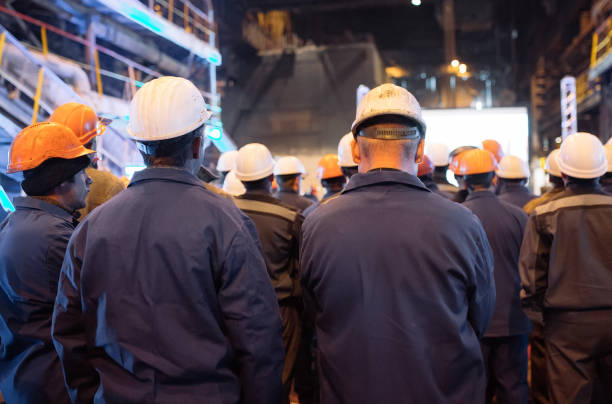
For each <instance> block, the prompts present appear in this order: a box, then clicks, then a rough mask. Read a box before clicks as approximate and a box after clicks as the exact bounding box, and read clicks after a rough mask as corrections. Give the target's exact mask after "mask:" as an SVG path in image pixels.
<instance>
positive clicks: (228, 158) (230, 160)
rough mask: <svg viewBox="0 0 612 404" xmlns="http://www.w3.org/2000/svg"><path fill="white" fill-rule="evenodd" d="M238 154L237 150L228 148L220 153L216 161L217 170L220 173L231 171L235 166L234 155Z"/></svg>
mask: <svg viewBox="0 0 612 404" xmlns="http://www.w3.org/2000/svg"><path fill="white" fill-rule="evenodd" d="M237 156H238V150H230V151H226V152H223V153H221V155H220V156H219V160H218V161H217V171H219V172H220V173H224V172H228V171H232V170H233V169H234V168H236V157H237Z"/></svg>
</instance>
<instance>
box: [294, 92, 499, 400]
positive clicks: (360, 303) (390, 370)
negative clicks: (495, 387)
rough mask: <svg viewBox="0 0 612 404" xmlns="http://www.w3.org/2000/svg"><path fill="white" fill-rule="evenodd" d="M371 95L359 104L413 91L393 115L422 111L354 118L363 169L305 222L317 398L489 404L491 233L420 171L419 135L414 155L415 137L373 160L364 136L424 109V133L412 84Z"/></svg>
mask: <svg viewBox="0 0 612 404" xmlns="http://www.w3.org/2000/svg"><path fill="white" fill-rule="evenodd" d="M391 86H392V87H391ZM372 92H374V94H372V96H371V97H368V96H367V95H366V97H364V99H363V100H362V101H361V102H362V103H364V102H366V103H368V102H370V101H371V100H376V99H383V101H385V103H384V105H386V106H389V105H393V103H394V99H397V98H400V100H399V101H398V102H397V103H399V104H400V105H401V104H402V100H406V99H407V100H408V101H406V102H408V103H410V104H412V106H413V107H412V110H406V111H402V110H401V109H400V107H395V108H394V112H395V113H396V114H397V113H400V112H402V113H404V114H405V115H408V114H410V115H412V116H414V117H415V118H408V119H406V117H405V115H402V116H398V115H388V114H384V112H383V114H384V115H380V116H378V115H377V116H374V117H372V116H371V117H370V118H369V119H368V120H367V121H366V122H365V123H363V124H357V125H354V128H355V127H356V130H355V133H360V132H361V130H367V131H368V132H369V133H364V134H360V135H358V136H357V139H358V140H357V142H358V144H357V143H356V144H355V145H354V154H353V156H354V157H355V161H356V162H358V163H359V170H360V173H359V174H356V175H354V176H353V177H352V178H351V181H350V182H349V184H348V185H347V187H346V189H345V190H344V191H343V192H342V193H341V194H340V196H338V197H336V198H334V199H332V200H330V201H329V202H328V203H326V204H323V205H321V206H320V207H319V208H317V210H315V211H314V212H313V213H312V214H311V215H310V216H308V217H307V218H306V220H305V222H304V226H303V245H302V249H301V267H300V275H301V279H302V282H303V285H304V288H305V292H304V293H305V294H306V295H307V296H308V298H309V301H310V302H311V304H312V307H313V309H314V311H315V318H316V320H315V322H316V331H317V338H318V343H319V345H318V347H319V350H318V364H319V372H320V373H319V380H320V388H321V392H320V397H321V403H324V404H326V403H397V402H414V403H476V404H478V403H482V402H484V396H485V383H486V381H485V370H484V364H483V360H482V353H481V350H480V344H479V337H481V336H482V335H483V334H484V332H485V330H486V328H487V325H488V323H489V319H490V317H491V314H492V313H493V306H494V301H495V286H494V281H493V256H492V253H491V249H490V247H489V244H488V242H487V238H486V234H485V232H484V230H483V229H482V226H481V225H480V223H479V221H478V219H477V218H476V217H475V216H474V215H472V213H471V212H469V210H467V209H466V208H464V207H462V206H460V205H458V204H455V203H453V202H451V201H449V200H447V199H445V198H440V197H439V196H438V195H435V194H434V193H432V192H431V191H429V190H428V189H427V188H425V186H424V185H423V184H422V183H421V182H420V181H419V180H418V179H417V177H416V176H415V174H416V172H417V171H416V170H417V164H416V161H417V160H418V157H419V156H420V155H421V154H422V152H423V151H422V148H423V143H422V138H420V139H418V140H415V139H414V138H410V141H411V142H418V143H419V146H418V152H417V153H418V155H417V156H415V149H416V146H415V144H414V143H413V144H412V145H411V146H410V151H409V152H406V153H405V154H404V153H400V154H401V156H399V155H393V158H392V159H390V160H387V161H386V162H381V161H378V162H379V163H380V164H375V163H376V162H377V161H375V158H376V157H375V155H374V154H372V156H374V157H372V156H370V157H368V153H374V152H375V151H374V150H373V149H370V150H369V151H367V152H366V150H365V149H363V148H362V142H363V141H364V140H363V139H362V137H363V136H364V135H365V136H376V135H377V133H378V130H379V129H382V132H383V133H382V136H387V135H392V136H396V134H397V135H399V136H414V133H415V132H414V131H413V129H416V128H415V120H416V119H417V117H418V118H419V123H417V125H418V128H419V129H418V130H419V132H420V133H424V124H421V122H422V121H420V107H418V104H417V103H416V100H415V99H414V97H412V96H411V95H410V94H409V93H408V92H407V91H405V90H404V89H401V88H399V87H397V86H393V85H390V84H388V85H383V86H382V88H378V89H374V90H372V91H371V93H372ZM389 98H391V100H389ZM406 102H404V104H405V103H406ZM389 108H391V107H389ZM360 110H366V111H368V110H369V111H372V110H374V111H375V110H376V107H375V106H374V107H372V108H363V107H362V106H361V105H360V108H359V109H358V116H360V114H359V111H360ZM375 119H380V120H378V121H377V122H375V121H374V120H375ZM357 122H359V121H357ZM387 122H389V123H388V124H387ZM398 122H401V123H399V124H398ZM368 125H372V126H368ZM388 129H391V130H390V131H388ZM372 131H373V132H372ZM403 139H404V138H399V139H397V140H390V142H403V141H404V140H403ZM369 140H370V139H368V141H369ZM372 140H374V141H386V140H381V139H372ZM355 148H357V151H355ZM391 149H392V151H391V152H390V153H395V152H397V150H396V149H395V148H393V147H392V148H391ZM382 150H385V147H382ZM391 160H393V161H391Z"/></svg>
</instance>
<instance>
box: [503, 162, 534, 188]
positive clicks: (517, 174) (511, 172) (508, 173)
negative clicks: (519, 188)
mask: <svg viewBox="0 0 612 404" xmlns="http://www.w3.org/2000/svg"><path fill="white" fill-rule="evenodd" d="M495 174H496V175H497V178H498V181H499V184H500V185H501V186H503V184H521V185H524V184H525V183H527V180H528V179H529V176H530V172H529V165H528V164H527V163H526V162H525V161H523V160H521V159H520V158H518V157H516V156H510V155H508V156H504V157H503V158H502V159H501V160H500V162H499V166H498V167H497V170H496V171H495Z"/></svg>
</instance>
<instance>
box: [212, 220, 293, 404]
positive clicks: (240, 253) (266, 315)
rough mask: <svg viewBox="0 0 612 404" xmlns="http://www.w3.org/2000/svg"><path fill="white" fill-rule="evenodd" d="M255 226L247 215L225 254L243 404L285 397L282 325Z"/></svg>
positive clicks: (223, 277)
mask: <svg viewBox="0 0 612 404" xmlns="http://www.w3.org/2000/svg"><path fill="white" fill-rule="evenodd" d="M256 240H257V233H256V231H255V226H254V224H253V223H252V222H251V221H250V219H248V218H246V217H245V221H244V225H243V228H242V229H241V230H240V231H239V232H237V233H236V235H235V236H234V238H233V240H232V242H231V245H230V248H229V250H228V251H227V252H226V254H225V259H224V262H223V264H222V268H221V274H220V287H219V291H218V301H219V306H220V309H221V313H222V316H223V321H224V323H225V326H226V329H227V334H228V338H229V340H230V343H231V345H232V347H233V349H234V352H235V354H236V358H237V361H238V365H239V369H240V370H239V373H240V379H241V384H242V396H243V401H242V402H243V403H246V404H255V403H257V404H264V403H265V404H275V403H280V402H281V401H282V399H281V397H282V382H281V376H282V371H283V361H284V351H283V344H282V323H281V318H280V312H279V308H278V303H277V301H276V295H275V294H274V289H273V288H272V285H271V283H270V279H269V277H268V273H267V271H266V264H265V262H264V259H263V256H262V253H261V249H260V248H259V245H258V242H257V241H256Z"/></svg>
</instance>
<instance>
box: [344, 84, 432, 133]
mask: <svg viewBox="0 0 612 404" xmlns="http://www.w3.org/2000/svg"><path fill="white" fill-rule="evenodd" d="M380 115H400V116H405V117H407V118H410V119H413V120H414V121H415V122H416V124H417V126H418V127H419V129H420V132H421V136H425V129H426V125H425V122H424V121H423V117H422V116H421V106H420V105H419V102H418V101H417V99H416V98H414V96H413V95H412V94H410V93H409V92H408V91H407V90H406V89H404V88H402V87H399V86H396V85H395V84H389V83H387V84H383V85H381V86H378V87H376V88H375V89H373V90H370V91H369V92H368V93H367V94H366V95H365V96H364V97H363V98H362V99H361V102H359V106H358V107H357V114H356V116H355V121H354V122H353V125H351V131H352V132H353V133H355V130H356V129H357V127H358V126H359V125H360V124H361V123H362V122H363V121H365V120H366V119H370V118H373V117H375V116H380Z"/></svg>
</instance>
